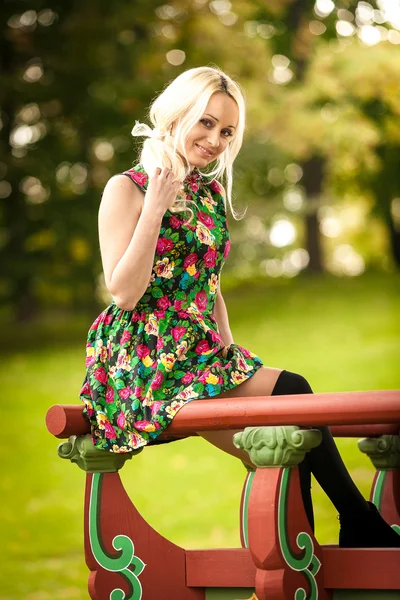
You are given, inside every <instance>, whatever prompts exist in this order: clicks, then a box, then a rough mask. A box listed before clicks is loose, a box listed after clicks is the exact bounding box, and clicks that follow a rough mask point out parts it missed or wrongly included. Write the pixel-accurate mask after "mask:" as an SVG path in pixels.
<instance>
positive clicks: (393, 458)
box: [358, 435, 400, 471]
mask: <svg viewBox="0 0 400 600" xmlns="http://www.w3.org/2000/svg"><path fill="white" fill-rule="evenodd" d="M358 448H359V450H360V451H361V452H363V453H364V454H367V456H369V458H370V459H371V461H372V463H373V465H374V467H375V468H376V469H377V470H378V471H389V470H391V469H400V436H398V435H381V436H380V437H378V438H364V439H362V440H359V442H358Z"/></svg>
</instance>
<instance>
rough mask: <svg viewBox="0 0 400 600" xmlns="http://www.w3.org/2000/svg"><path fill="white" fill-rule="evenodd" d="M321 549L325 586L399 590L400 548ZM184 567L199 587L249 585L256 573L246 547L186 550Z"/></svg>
mask: <svg viewBox="0 0 400 600" xmlns="http://www.w3.org/2000/svg"><path fill="white" fill-rule="evenodd" d="M320 548H321V551H322V560H323V564H324V577H323V580H324V586H325V587H326V588H328V589H346V588H349V589H361V590H362V589H382V590H384V589H398V590H400V568H399V565H400V554H399V553H400V550H394V551H393V550H391V549H390V550H388V549H379V550H374V549H370V548H367V549H361V548H360V549H350V548H339V547H338V546H321V547H320ZM186 570H187V585H189V586H199V587H201V586H204V587H252V586H254V582H255V576H256V568H255V565H254V563H253V561H252V558H251V555H250V550H248V549H246V548H235V549H221V550H187V551H186ZM232 577H233V578H234V579H232ZM260 577H261V575H260ZM282 579H283V576H282V570H280V569H277V570H275V572H274V579H272V578H270V581H271V580H272V581H273V580H275V585H277V583H278V582H281V581H282Z"/></svg>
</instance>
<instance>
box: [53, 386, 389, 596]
mask: <svg viewBox="0 0 400 600" xmlns="http://www.w3.org/2000/svg"><path fill="white" fill-rule="evenodd" d="M46 423H47V427H48V430H49V431H50V433H52V434H53V435H55V436H56V437H58V438H66V437H69V436H70V435H78V436H80V435H84V434H86V433H88V432H89V423H88V421H87V420H86V419H85V417H84V416H83V414H82V406H80V405H55V406H53V407H51V408H50V409H49V411H48V413H47V416H46ZM267 425H298V426H320V425H329V426H330V427H331V431H332V433H333V434H334V435H335V436H341V437H379V436H381V435H394V436H396V435H398V434H399V432H400V391H395V390H389V391H371V392H342V393H328V394H304V395H296V396H294V395H293V396H274V397H273V398H271V397H252V398H234V399H233V398H232V399H214V400H213V399H209V400H195V401H192V402H190V403H188V404H187V405H186V406H184V407H183V408H182V409H181V410H180V411H179V412H178V413H177V415H176V416H175V417H174V419H173V422H172V423H171V425H170V426H169V427H168V429H167V430H166V431H165V432H164V433H163V434H162V436H160V437H162V438H164V439H178V438H180V437H186V436H190V435H196V434H197V432H201V431H211V430H229V429H232V430H233V429H244V428H245V427H249V426H267ZM132 467H133V465H132V463H131V465H129V466H128V467H127V468H132ZM133 468H134V467H133ZM284 481H286V484H285V485H286V488H285V487H284ZM378 488H379V493H377V489H378ZM283 490H286V491H285V494H286V496H285V511H284V512H282V510H281V507H282V493H283ZM374 494H375V496H374ZM378 497H379V508H380V509H381V512H382V514H383V516H384V517H385V518H386V519H387V520H388V521H389V522H390V523H391V524H393V523H396V524H398V525H400V469H399V468H397V467H394V468H393V469H391V470H390V471H377V473H376V476H375V479H374V482H373V484H372V490H371V499H375V498H378ZM282 515H286V516H284V519H285V522H286V525H285V527H286V530H285V535H286V538H287V539H286V543H287V544H288V547H289V549H291V551H292V557H291V558H292V559H293V561H294V563H293V564H292V565H291V564H290V560H289V561H288V559H287V558H285V552H284V551H283V546H284V544H283V542H282V518H283V517H282ZM241 524H242V527H244V526H246V536H243V535H242V540H244V537H246V541H245V542H243V545H244V546H245V547H243V548H235V549H213V550H185V549H183V548H180V547H178V546H176V545H175V544H172V543H171V542H170V541H169V540H167V539H165V538H163V537H162V536H161V535H160V534H158V533H157V532H156V531H155V530H154V529H153V528H152V527H151V526H150V525H149V524H148V523H146V521H145V520H144V519H143V517H142V516H141V515H140V514H139V512H138V511H137V509H136V508H135V507H134V505H133V504H132V502H131V500H130V499H129V498H128V496H127V494H126V492H125V490H124V488H123V486H122V483H121V480H120V477H119V475H118V473H94V474H91V473H89V474H87V478H86V496H85V556H86V562H87V565H88V567H89V569H90V571H91V574H90V577H89V594H90V597H91V598H93V599H95V600H106V599H107V600H108V599H109V598H111V597H113V598H114V597H115V598H117V597H118V598H126V600H128V599H131V600H141V599H142V598H143V599H144V600H161V599H162V600H205V599H206V597H207V598H213V599H218V598H221V600H222V598H224V599H228V598H229V600H230V599H231V598H232V599H235V600H236V599H239V598H246V599H247V598H249V596H250V595H251V593H252V591H253V590H255V591H256V593H257V598H258V600H285V599H286V598H294V597H295V594H296V593H297V592H298V591H299V590H301V589H302V588H304V589H305V591H306V594H307V598H309V599H310V600H311V599H317V598H318V599H319V600H331V599H332V598H333V595H334V592H335V594H336V593H339V590H347V591H346V594H347V595H346V596H345V597H346V599H347V598H351V590H354V593H358V595H356V596H354V597H355V598H357V599H358V598H361V597H363V596H362V595H360V594H363V591H365V593H366V594H367V596H366V597H368V598H369V599H371V600H374V599H375V598H379V599H381V598H382V599H383V598H386V597H387V598H388V600H389V599H390V600H392V598H395V597H400V569H399V566H400V549H381V550H379V549H346V548H339V547H337V546H320V545H319V544H318V541H317V540H316V539H315V537H314V535H313V533H312V532H311V530H310V528H309V525H308V522H307V519H306V517H305V513H304V509H303V506H302V502H301V493H300V487H299V480H298V469H297V467H292V468H289V469H287V468H286V469H283V468H280V467H277V468H260V469H257V470H256V471H255V473H251V474H248V476H247V478H246V482H245V487H244V491H243V495H242V504H241ZM94 530H95V533H94ZM300 532H303V533H301V536H303V537H305V538H307V540H308V542H307V543H308V544H311V546H310V547H309V548H308V550H310V548H311V550H310V552H311V554H310V556H312V558H311V562H309V563H308V565H306V566H304V565H303V566H302V567H301V568H300V567H299V568H298V566H296V565H299V564H300V563H301V562H302V560H303V559H304V556H305V554H307V550H306V546H304V547H303V549H302V547H301V545H299V541H298V540H299V539H300V538H299V537H298V536H299V533H300ZM301 536H300V537H301ZM119 539H121V540H122V542H121V544H122V543H125V544H128V546H129V542H130V543H131V545H132V550H133V549H134V555H133V558H132V562H131V564H130V566H129V564H128V567H126V566H124V564H123V565H122V566H121V568H114V567H113V564H115V563H118V564H119V563H121V560H122V558H123V556H124V552H125V551H124V550H122V546H121V549H120V550H119V551H118V548H119V546H118V544H119V543H120V542H118V541H117V540H119ZM133 546H134V548H133ZM127 552H128V554H129V550H128V551H127ZM125 554H126V553H125ZM99 557H100V558H99ZM302 557H303V559H302ZM118 561H119V562H118ZM135 561H136V562H135ZM303 562H304V560H303ZM319 565H320V566H319ZM135 573H136V575H135ZM130 581H131V582H130ZM129 582H130V583H129ZM132 582H133V583H132ZM135 586H136V587H135ZM313 586H314V588H315V589H314V588H313ZM207 590H208V591H207ZM229 590H231V594H232V595H231V596H230V595H229ZM240 590H242V592H240ZM373 590H375V592H373ZM376 590H380V591H379V592H376ZM374 593H376V594H377V595H374ZM113 594H114V595H113ZM227 594H228V595H227ZM240 594H242V595H240ZM244 594H247V595H246V596H245V595H244ZM385 594H389V595H387V596H386V595H385ZM396 594H397V596H396ZM300 595H301V594H300ZM254 597H255V596H254ZM296 597H297V596H296ZM299 597H300V596H299ZM301 597H303V596H301ZM304 597H306V596H304ZM336 597H341V596H336V595H335V598H336Z"/></svg>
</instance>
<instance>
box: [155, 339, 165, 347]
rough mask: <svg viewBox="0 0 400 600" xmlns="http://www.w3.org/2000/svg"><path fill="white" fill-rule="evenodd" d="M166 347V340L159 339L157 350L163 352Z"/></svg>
mask: <svg viewBox="0 0 400 600" xmlns="http://www.w3.org/2000/svg"><path fill="white" fill-rule="evenodd" d="M163 347H164V340H163V339H162V337H160V338H158V339H157V344H156V350H161V348H163Z"/></svg>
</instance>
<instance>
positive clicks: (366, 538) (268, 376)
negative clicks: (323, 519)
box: [200, 367, 400, 547]
mask: <svg viewBox="0 0 400 600" xmlns="http://www.w3.org/2000/svg"><path fill="white" fill-rule="evenodd" d="M304 393H313V392H312V389H311V387H310V385H309V383H308V382H307V380H306V379H304V377H302V376H301V375H298V374H297V373H291V372H290V371H286V370H279V369H269V368H265V367H262V368H260V369H259V370H258V371H257V372H256V373H255V374H254V375H253V376H252V377H251V378H250V379H248V380H247V381H245V382H243V383H242V384H240V385H239V386H237V387H235V388H233V389H232V390H228V391H227V392H223V393H222V394H220V395H219V396H218V397H228V398H229V397H231V398H232V397H240V396H242V397H243V396H244V397H246V396H247V397H249V396H269V395H276V396H278V395H287V394H304ZM318 429H320V431H321V433H322V441H321V444H320V445H319V446H317V447H316V448H313V449H312V450H311V451H310V452H308V453H307V458H306V463H305V465H304V466H303V470H302V469H300V477H301V488H302V494H303V502H304V507H305V509H306V511H307V516H308V519H309V521H310V524H311V526H312V524H313V516H312V502H311V496H310V481H309V473H308V471H311V472H312V473H313V474H314V475H315V478H316V479H317V481H318V482H319V484H320V485H321V487H322V488H323V490H324V491H325V493H326V494H327V495H328V497H329V498H330V500H331V501H332V503H333V504H334V506H335V507H336V509H337V510H338V512H339V515H340V521H341V531H340V537H339V543H340V545H341V546H344V547H400V536H399V535H398V534H397V533H396V532H395V531H394V530H393V529H392V528H391V527H390V525H388V524H387V523H386V521H384V520H383V519H382V517H381V516H380V515H379V512H378V511H377V510H376V507H375V506H374V505H372V504H371V503H369V502H367V501H366V500H365V499H364V497H363V496H362V494H361V493H360V491H359V490H358V488H357V486H356V485H355V484H354V482H353V480H352V479H351V477H350V474H349V472H348V471H347V469H346V467H345V465H344V463H343V461H342V458H341V456H340V454H339V451H338V449H337V447H336V444H335V442H334V440H333V438H332V435H331V433H330V431H329V428H328V427H320V428H318ZM234 433H235V432H234V431H224V432H201V433H200V435H201V436H202V437H204V438H205V439H206V440H207V441H209V442H211V443H212V444H214V445H215V446H217V447H218V448H220V449H221V450H224V451H225V452H228V453H229V454H232V455H233V456H238V457H239V458H241V459H242V460H243V461H244V462H247V463H250V459H249V457H248V456H247V455H246V453H245V452H243V451H240V450H238V449H237V448H235V446H234V445H233V441H232V436H233V434H234ZM302 462H304V461H302ZM300 464H301V463H300Z"/></svg>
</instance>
